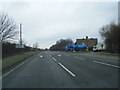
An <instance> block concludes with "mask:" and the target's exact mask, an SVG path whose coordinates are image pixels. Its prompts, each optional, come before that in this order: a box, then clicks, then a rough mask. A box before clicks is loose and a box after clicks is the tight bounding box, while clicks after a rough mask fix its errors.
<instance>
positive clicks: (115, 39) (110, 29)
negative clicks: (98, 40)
mask: <svg viewBox="0 0 120 90" xmlns="http://www.w3.org/2000/svg"><path fill="white" fill-rule="evenodd" d="M99 33H100V35H101V36H102V38H103V39H104V42H105V45H106V49H107V51H109V52H118V51H119V50H118V46H119V45H120V39H119V38H120V25H117V24H115V23H111V24H109V25H106V26H103V27H102V28H101V29H100V31H99Z"/></svg>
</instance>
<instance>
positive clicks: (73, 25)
mask: <svg viewBox="0 0 120 90" xmlns="http://www.w3.org/2000/svg"><path fill="white" fill-rule="evenodd" d="M0 9H1V11H3V12H5V13H8V15H9V16H10V17H12V18H14V20H15V21H16V23H17V25H19V23H22V25H23V39H24V40H25V41H26V42H27V44H28V45H32V44H33V43H35V42H38V43H39V47H40V48H49V47H50V46H51V45H53V44H55V43H56V41H57V40H59V39H61V38H63V39H66V38H71V39H72V40H73V41H74V42H75V40H76V39H79V38H85V37H86V35H87V36H88V37H90V38H91V37H92V38H98V40H99V42H101V41H102V40H101V37H100V35H99V29H100V28H101V27H102V26H103V25H106V24H109V23H110V22H112V21H114V22H117V21H118V3H117V2H1V3H0Z"/></svg>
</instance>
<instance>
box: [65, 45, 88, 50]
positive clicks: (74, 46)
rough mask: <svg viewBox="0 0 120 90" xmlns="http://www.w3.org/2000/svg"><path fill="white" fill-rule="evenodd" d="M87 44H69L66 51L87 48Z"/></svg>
mask: <svg viewBox="0 0 120 90" xmlns="http://www.w3.org/2000/svg"><path fill="white" fill-rule="evenodd" d="M86 48H87V45H67V46H66V48H65V50H66V51H80V50H86Z"/></svg>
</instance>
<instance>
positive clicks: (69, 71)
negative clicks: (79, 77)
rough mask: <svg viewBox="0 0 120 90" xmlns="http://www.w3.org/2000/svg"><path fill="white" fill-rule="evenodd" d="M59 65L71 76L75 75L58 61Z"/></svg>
mask: <svg viewBox="0 0 120 90" xmlns="http://www.w3.org/2000/svg"><path fill="white" fill-rule="evenodd" d="M59 65H60V66H61V67H62V68H63V69H65V70H66V71H67V72H68V73H69V74H70V75H72V76H73V77H75V74H73V73H72V72H71V71H70V70H68V69H67V68H66V67H65V66H63V65H62V64H61V63H59Z"/></svg>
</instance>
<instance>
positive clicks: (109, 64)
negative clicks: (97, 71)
mask: <svg viewBox="0 0 120 90" xmlns="http://www.w3.org/2000/svg"><path fill="white" fill-rule="evenodd" d="M93 62H95V63H99V64H103V65H107V66H112V67H116V68H120V67H119V66H117V65H112V64H108V63H104V62H99V61H93Z"/></svg>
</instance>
